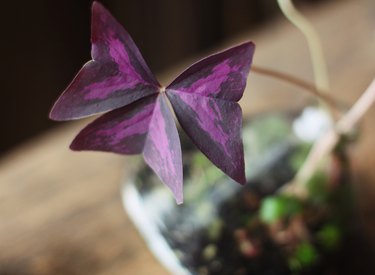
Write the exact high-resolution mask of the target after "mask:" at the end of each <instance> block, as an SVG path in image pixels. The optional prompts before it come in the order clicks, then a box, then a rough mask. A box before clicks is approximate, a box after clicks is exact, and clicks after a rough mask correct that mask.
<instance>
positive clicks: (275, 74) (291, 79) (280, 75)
mask: <svg viewBox="0 0 375 275" xmlns="http://www.w3.org/2000/svg"><path fill="white" fill-rule="evenodd" d="M251 71H252V72H254V73H258V74H261V75H266V76H269V77H272V78H277V79H279V80H282V81H285V82H288V83H291V84H293V85H295V86H298V87H300V88H303V89H305V90H306V91H307V92H310V93H311V94H312V95H314V96H316V97H318V98H320V99H321V100H322V101H324V102H325V103H326V104H327V105H328V106H329V108H330V109H331V110H332V112H334V114H335V117H339V115H340V111H339V109H338V108H337V106H336V103H335V100H334V99H333V98H332V97H330V96H329V95H327V94H324V93H322V92H321V91H319V90H318V89H317V88H316V87H315V86H314V85H313V84H311V83H309V82H307V81H305V80H302V79H300V78H297V77H295V76H293V75H290V74H286V73H284V72H280V71H275V70H273V69H268V68H263V67H259V66H255V65H253V66H252V67H251Z"/></svg>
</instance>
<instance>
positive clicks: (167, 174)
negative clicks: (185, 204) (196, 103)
mask: <svg viewBox="0 0 375 275" xmlns="http://www.w3.org/2000/svg"><path fill="white" fill-rule="evenodd" d="M164 97H165V96H164V95H160V96H159V98H158V101H157V104H156V106H155V110H154V115H153V117H152V120H151V123H150V128H149V131H148V136H147V139H146V142H145V147H144V151H143V157H144V159H145V161H146V162H147V164H148V165H149V166H150V167H151V168H152V169H153V170H154V171H155V173H156V174H157V175H158V176H159V178H160V179H161V181H162V182H164V184H166V185H167V186H168V187H169V189H170V190H171V191H172V193H173V195H174V197H175V199H176V202H177V203H178V204H181V203H182V201H183V177H182V156H181V145H180V138H179V136H178V132H177V128H176V124H175V121H174V119H173V116H172V113H171V111H170V109H169V107H168V105H167V103H166V101H165V98H164Z"/></svg>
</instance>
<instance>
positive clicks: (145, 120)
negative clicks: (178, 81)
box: [70, 95, 157, 154]
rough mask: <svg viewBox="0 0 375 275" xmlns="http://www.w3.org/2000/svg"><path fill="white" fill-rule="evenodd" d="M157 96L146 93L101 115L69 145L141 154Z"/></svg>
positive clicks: (86, 148) (81, 148)
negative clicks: (146, 94)
mask: <svg viewBox="0 0 375 275" xmlns="http://www.w3.org/2000/svg"><path fill="white" fill-rule="evenodd" d="M156 99H157V96H156V95H155V96H154V95H153V96H149V97H147V98H144V99H143V100H142V101H137V102H135V103H133V104H130V105H128V106H125V107H122V108H119V109H116V110H113V111H111V112H109V113H106V114H104V115H102V116H101V117H99V118H98V119H96V120H94V122H92V123H90V124H89V125H87V126H86V127H85V128H84V129H82V130H81V132H80V133H79V134H78V135H77V136H76V137H75V139H74V140H73V142H72V144H71V145H70V148H71V149H72V150H76V151H82V150H94V151H105V152H113V153H119V154H140V153H142V152H143V148H144V144H145V140H146V138H147V134H148V129H149V127H150V122H151V118H152V115H153V113H154V109H155V104H156Z"/></svg>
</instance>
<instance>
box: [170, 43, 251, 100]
mask: <svg viewBox="0 0 375 275" xmlns="http://www.w3.org/2000/svg"><path fill="white" fill-rule="evenodd" d="M254 50H255V45H254V44H253V43H252V42H246V43H243V44H241V45H238V46H236V47H233V48H230V49H227V50H225V51H223V52H220V53H217V54H214V55H211V56H209V57H207V58H204V59H202V60H201V61H199V62H197V63H195V64H193V65H192V66H191V67H189V68H188V69H186V70H185V71H184V72H183V73H182V74H180V75H179V76H178V77H177V78H176V79H175V80H174V81H173V82H172V83H171V84H170V85H169V86H168V87H167V89H168V90H175V91H178V92H184V93H190V94H192V93H193V94H196V95H201V96H206V97H214V98H221V99H225V100H230V101H238V100H240V99H241V97H242V95H243V92H244V90H245V86H246V79H247V76H248V74H249V71H250V66H251V63H252V57H253V54H254Z"/></svg>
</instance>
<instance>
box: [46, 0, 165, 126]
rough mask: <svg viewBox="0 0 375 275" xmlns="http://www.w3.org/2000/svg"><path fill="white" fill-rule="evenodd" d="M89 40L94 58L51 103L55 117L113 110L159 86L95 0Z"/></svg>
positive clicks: (51, 114) (114, 20) (65, 117)
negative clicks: (53, 102)
mask: <svg viewBox="0 0 375 275" xmlns="http://www.w3.org/2000/svg"><path fill="white" fill-rule="evenodd" d="M91 42H92V52H91V55H92V59H93V60H91V61H89V62H88V63H86V64H85V65H84V66H83V68H82V69H81V70H80V72H79V73H78V74H77V76H76V77H75V78H74V80H73V81H72V83H70V85H69V86H68V88H67V89H66V90H65V91H64V93H63V94H62V95H61V96H60V98H59V99H58V100H57V102H56V103H55V105H54V106H53V108H52V110H51V113H50V117H51V118H52V119H54V120H71V119H78V118H82V117H86V116H90V115H93V114H96V113H100V112H105V111H110V110H114V109H116V108H119V107H122V106H125V105H127V104H130V103H132V102H134V101H136V100H138V99H140V98H143V97H145V96H148V95H151V94H154V93H157V92H158V90H159V87H160V85H159V83H158V82H157V80H156V79H155V77H154V76H153V74H152V73H151V72H150V69H149V68H148V67H147V65H146V63H145V61H144V59H143V57H142V56H141V54H140V52H139V50H138V48H137V46H136V45H135V43H134V42H133V40H132V38H131V37H130V36H129V34H128V33H127V32H126V31H125V30H124V28H123V27H122V26H121V25H120V24H119V23H118V22H117V21H116V19H114V18H113V17H112V15H111V14H110V13H109V12H108V11H107V10H106V9H105V8H104V7H103V6H102V5H101V4H99V3H98V2H94V4H93V6H92V30H91Z"/></svg>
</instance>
